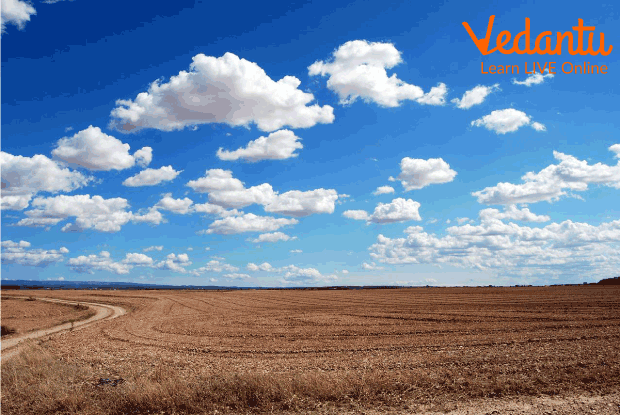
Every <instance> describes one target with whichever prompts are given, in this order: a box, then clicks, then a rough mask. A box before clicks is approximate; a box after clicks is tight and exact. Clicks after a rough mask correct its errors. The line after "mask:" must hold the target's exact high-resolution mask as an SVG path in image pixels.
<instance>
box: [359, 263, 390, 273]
mask: <svg viewBox="0 0 620 415" xmlns="http://www.w3.org/2000/svg"><path fill="white" fill-rule="evenodd" d="M362 269H365V270H366V271H382V270H384V269H385V268H383V267H381V266H379V265H377V264H375V263H374V262H371V263H370V264H369V263H367V262H364V263H363V264H362Z"/></svg>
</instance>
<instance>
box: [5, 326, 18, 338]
mask: <svg viewBox="0 0 620 415" xmlns="http://www.w3.org/2000/svg"><path fill="white" fill-rule="evenodd" d="M15 332H16V330H15V329H13V328H11V327H7V326H2V335H3V336H7V335H9V334H13V333H15Z"/></svg>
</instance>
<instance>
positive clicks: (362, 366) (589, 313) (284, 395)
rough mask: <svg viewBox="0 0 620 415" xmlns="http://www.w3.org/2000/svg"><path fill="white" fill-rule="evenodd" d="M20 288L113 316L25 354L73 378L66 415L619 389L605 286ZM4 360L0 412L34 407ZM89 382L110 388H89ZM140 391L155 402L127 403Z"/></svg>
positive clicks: (385, 403)
mask: <svg viewBox="0 0 620 415" xmlns="http://www.w3.org/2000/svg"><path fill="white" fill-rule="evenodd" d="M29 294H31V295H34V296H49V297H53V298H65V299H72V300H83V301H92V302H103V303H106V302H107V303H111V304H118V305H121V306H123V307H125V308H126V309H128V311H129V312H128V314H127V315H125V316H122V317H119V318H118V319H116V320H113V321H105V322H102V323H100V324H97V325H95V326H93V327H89V328H86V329H84V330H81V331H79V332H74V333H65V334H62V335H58V336H53V337H51V338H50V339H47V340H46V341H44V342H43V344H42V345H41V349H42V350H41V351H39V353H49V354H50V355H49V356H47V357H46V358H45V359H43V360H40V361H39V362H40V363H39V365H44V364H48V365H51V364H56V363H57V362H58V361H62V362H63V364H64V365H68V364H70V365H72V367H73V368H79V370H78V369H72V370H73V372H74V373H75V374H74V375H73V376H72V377H71V379H68V380H64V381H63V382H64V383H63V385H58V388H57V389H58V390H61V389H62V390H64V391H65V392H63V393H65V394H69V393H73V394H76V395H78V397H77V398H76V397H73V398H71V399H70V400H69V401H63V402H65V403H64V404H63V405H65V406H64V408H65V410H67V411H68V412H71V411H73V410H76V411H77V412H79V411H78V410H77V409H75V408H76V407H75V406H71V405H78V407H79V408H80V411H83V412H88V411H90V410H91V409H92V408H97V409H98V410H103V412H108V413H123V411H126V410H127V408H133V410H135V411H137V412H136V413H142V411H144V413H146V411H147V410H159V409H162V408H163V409H165V410H168V411H170V413H174V411H177V412H178V413H185V412H189V413H201V411H212V410H215V409H218V410H224V411H226V410H227V409H230V410H232V411H241V410H243V411H245V410H248V411H258V410H277V411H281V410H318V411H329V410H335V409H333V408H340V409H343V408H348V409H360V408H361V409H364V408H366V409H368V408H374V409H375V410H376V409H377V408H391V409H394V410H404V411H407V410H413V409H415V408H422V407H424V408H439V409H442V410H447V409H453V408H456V405H457V404H461V403H463V402H466V401H470V400H473V399H480V398H483V399H488V398H502V399H510V398H514V397H516V396H520V397H523V396H538V395H541V394H542V395H552V396H569V395H570V396H574V395H580V394H584V393H585V394H593V395H604V394H609V393H613V392H617V391H618V390H619V387H620V288H614V287H597V286H588V287H527V288H525V287H523V288H418V289H384V290H296V291H290V290H287V291H277V290H273V291H258V290H246V291H41V292H32V293H29ZM3 295H7V294H6V293H3ZM46 359H47V360H46ZM59 359H62V360H59ZM16 360H17V359H16ZM20 362H21V363H20ZM43 362H47V363H43ZM20 364H24V359H22V360H21V361H16V362H10V364H8V365H5V364H4V363H3V377H2V409H3V411H5V410H7V411H8V412H7V413H11V411H13V410H15V411H18V410H24V408H25V407H28V408H29V410H32V411H33V412H34V410H38V411H43V412H45V410H46V409H45V408H43V407H42V406H41V405H44V404H41V403H33V401H34V400H35V398H28V396H27V394H26V391H24V390H23V387H22V386H20V384H19V382H22V381H23V382H25V379H21V380H20V377H19V376H18V375H16V374H13V375H11V374H10V373H9V372H8V371H9V370H10V369H12V368H13V369H15V370H17V368H18V367H20V366H19V365H20ZM5 366H6V367H5ZM59 370H60V369H59ZM22 377H23V376H22ZM99 378H110V379H113V378H123V379H124V381H125V382H124V383H123V384H122V385H120V386H117V387H115V388H111V387H110V388H107V389H105V388H101V387H97V386H93V385H94V384H95V383H96V381H97V380H98V379H99ZM136 385H139V388H138V387H137V386H136ZM147 386H148V387H150V388H151V389H148V387H147ZM20 388H21V389H20ZM63 388H64V389H63ZM145 388H146V389H145ZM161 388H164V389H165V390H166V391H168V392H162V389H161ZM218 388H219V389H218ZM222 388H224V389H225V388H231V390H229V391H228V396H227V392H226V391H225V390H221V389H222ZM244 388H245V389H247V390H245V389H244ZM52 389H53V388H52ZM138 389H140V390H146V392H139V391H138ZM232 389H234V390H232ZM148 390H150V391H151V392H148ZM155 390H156V391H157V392H156V393H157V394H159V395H160V398H153V399H150V400H149V399H148V397H146V396H143V395H144V394H148V393H155V392H154V391H155ZM244 390H245V392H243V391H244ZM70 391H72V392H70ZM93 391H94V392H93ZM239 391H241V392H239ZM246 392H247V393H246ZM31 393H32V391H31ZM58 393H60V392H58ZM93 393H94V395H93ZM162 393H163V394H164V395H166V394H168V395H166V396H168V398H165V399H164V400H161V399H163V398H161V394H162ZM188 394H189V395H188ZM52 395H54V393H52ZM82 395H84V397H82V398H80V397H79V396H82ZM35 396H36V394H35ZM63 396H64V395H63ZM47 399H48V400H54V399H56V400H58V399H61V398H60V397H59V396H56V397H54V396H51V397H49V396H48V398H47ZM75 399H77V401H79V402H81V403H79V404H78V403H76V402H77V401H75V402H74V400H75ZM106 399H108V400H113V402H109V403H108V405H107V406H106V405H104V404H102V403H101V402H103V401H105V400H106ZM149 402H151V403H149ZM27 403H28V405H26V404H27ZM79 405H82V406H79ZM97 405H100V406H97ZM101 405H102V406H101ZM326 405H327V406H326ZM330 405H331V406H330ZM89 408H90V409H89ZM321 408H323V409H321ZM325 408H332V409H325ZM616 409H617V408H616ZM13 413H18V412H13ZM92 413H96V410H92ZM612 413H615V412H612Z"/></svg>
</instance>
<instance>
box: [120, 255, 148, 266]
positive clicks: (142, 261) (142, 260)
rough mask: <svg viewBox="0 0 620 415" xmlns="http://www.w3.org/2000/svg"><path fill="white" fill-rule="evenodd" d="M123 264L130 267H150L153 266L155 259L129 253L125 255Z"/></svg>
mask: <svg viewBox="0 0 620 415" xmlns="http://www.w3.org/2000/svg"><path fill="white" fill-rule="evenodd" d="M123 263H124V264H130V265H142V266H150V265H153V258H151V257H150V256H148V255H144V254H138V253H128V254H126V255H125V259H124V260H123Z"/></svg>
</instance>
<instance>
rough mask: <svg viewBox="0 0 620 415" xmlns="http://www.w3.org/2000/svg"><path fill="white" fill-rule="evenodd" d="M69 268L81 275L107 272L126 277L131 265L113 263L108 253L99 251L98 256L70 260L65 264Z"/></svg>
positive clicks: (83, 256)
mask: <svg viewBox="0 0 620 415" xmlns="http://www.w3.org/2000/svg"><path fill="white" fill-rule="evenodd" d="M67 265H68V266H69V268H71V269H72V270H73V271H75V272H79V273H82V274H94V273H95V271H108V272H112V273H114V274H118V275H126V274H129V272H130V271H131V269H132V265H131V264H126V263H123V262H114V260H113V259H112V258H111V257H110V253H109V252H108V251H101V252H100V253H99V254H98V255H96V254H94V255H88V256H86V255H80V256H79V257H77V258H70V259H69V261H68V262H67Z"/></svg>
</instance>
